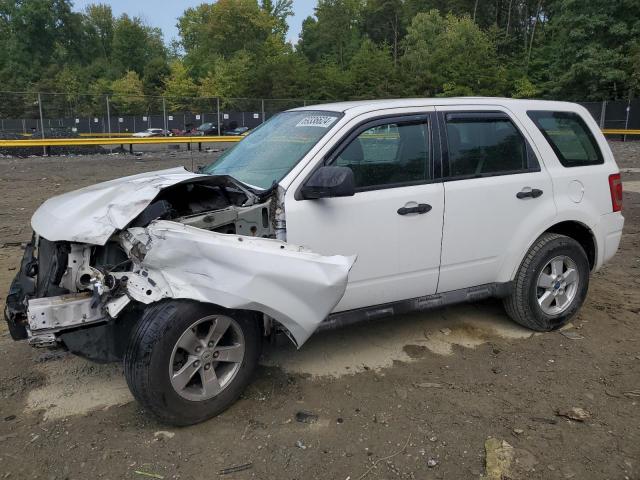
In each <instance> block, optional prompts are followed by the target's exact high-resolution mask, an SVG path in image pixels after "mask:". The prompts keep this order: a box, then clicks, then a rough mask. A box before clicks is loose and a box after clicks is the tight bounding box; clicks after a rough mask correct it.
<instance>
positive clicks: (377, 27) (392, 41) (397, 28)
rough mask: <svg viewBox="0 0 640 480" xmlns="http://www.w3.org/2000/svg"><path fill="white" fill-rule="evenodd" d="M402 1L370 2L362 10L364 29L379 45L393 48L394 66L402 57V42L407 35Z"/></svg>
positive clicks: (376, 0) (370, 0)
mask: <svg viewBox="0 0 640 480" xmlns="http://www.w3.org/2000/svg"><path fill="white" fill-rule="evenodd" d="M404 8H405V4H404V2H403V1H402V0H368V1H367V2H366V3H365V4H364V8H363V9H362V28H363V30H364V32H365V33H366V35H367V36H368V37H369V38H370V39H371V40H373V41H374V42H376V43H377V44H386V45H389V46H390V47H391V52H392V54H393V61H394V64H395V63H397V61H398V57H399V56H400V41H401V40H402V37H403V36H404V35H405V33H406V22H405V15H404Z"/></svg>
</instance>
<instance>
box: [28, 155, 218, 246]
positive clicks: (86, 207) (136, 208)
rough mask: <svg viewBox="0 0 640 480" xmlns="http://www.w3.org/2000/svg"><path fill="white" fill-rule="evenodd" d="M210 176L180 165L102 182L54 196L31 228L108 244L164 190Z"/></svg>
mask: <svg viewBox="0 0 640 480" xmlns="http://www.w3.org/2000/svg"><path fill="white" fill-rule="evenodd" d="M197 177H206V175H201V174H198V173H192V172H189V171H188V170H186V169H184V168H182V167H178V168H170V169H167V170H158V171H155V172H147V173H140V174H138V175H132V176H129V177H123V178H117V179H115V180H110V181H108V182H104V183H98V184H96V185H91V186H89V187H85V188H81V189H80V190H75V191H73V192H68V193H64V194H62V195H58V196H57V197H53V198H50V199H49V200H47V201H46V202H44V203H43V204H42V205H41V206H40V208H38V209H37V210H36V212H35V213H34V214H33V217H31V227H32V228H33V230H34V231H35V232H36V233H38V234H39V235H40V236H42V237H44V238H46V239H47V240H50V241H59V240H66V241H70V242H78V243H90V244H93V245H104V244H105V243H106V242H107V240H108V239H109V238H110V237H111V236H112V235H113V234H114V233H115V232H116V231H117V230H122V229H123V228H124V227H126V226H127V224H128V223H129V222H131V220H133V219H134V218H136V217H137V216H138V215H140V213H142V211H143V210H144V209H145V208H146V207H147V206H148V205H149V204H150V203H151V202H152V201H153V199H154V198H155V197H156V196H157V195H158V193H160V191H161V190H163V189H165V188H167V187H171V186H172V185H177V184H178V183H181V182H185V181H189V180H192V179H194V178H197Z"/></svg>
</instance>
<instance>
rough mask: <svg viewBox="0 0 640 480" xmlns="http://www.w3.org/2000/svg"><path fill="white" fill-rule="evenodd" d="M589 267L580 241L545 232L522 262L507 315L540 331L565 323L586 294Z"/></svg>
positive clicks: (574, 312)
mask: <svg viewBox="0 0 640 480" xmlns="http://www.w3.org/2000/svg"><path fill="white" fill-rule="evenodd" d="M589 270H590V269H589V261H588V259H587V255H586V253H585V252H584V249H583V248H582V246H581V245H580V244H579V243H578V242H576V241H575V240H574V239H572V238H570V237H567V236H564V235H559V234H556V233H544V234H542V235H541V236H540V237H539V238H538V240H536V242H535V243H534V244H533V245H532V246H531V248H530V249H529V251H528V252H527V255H526V256H525V258H524V260H523V261H522V264H521V265H520V268H519V270H518V273H517V274H516V278H515V280H514V288H513V292H512V293H511V295H510V296H509V297H507V298H505V299H504V307H505V310H506V311H507V314H508V315H509V316H510V317H511V318H512V319H513V320H514V321H515V322H517V323H519V324H520V325H522V326H524V327H527V328H530V329H532V330H535V331H538V332H547V331H550V330H555V329H557V328H560V327H562V326H563V325H566V324H567V323H568V322H569V320H570V319H571V318H572V317H573V316H574V315H575V314H576V312H577V311H578V310H579V309H580V307H581V306H582V304H583V303H584V300H585V298H586V296H587V290H588V289H589Z"/></svg>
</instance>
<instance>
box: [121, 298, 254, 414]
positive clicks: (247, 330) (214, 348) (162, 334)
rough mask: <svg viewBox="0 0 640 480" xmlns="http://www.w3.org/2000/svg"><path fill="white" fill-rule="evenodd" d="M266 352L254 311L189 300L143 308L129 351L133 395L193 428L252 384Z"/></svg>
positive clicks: (153, 410) (127, 367)
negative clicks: (233, 309)
mask: <svg viewBox="0 0 640 480" xmlns="http://www.w3.org/2000/svg"><path fill="white" fill-rule="evenodd" d="M261 348H262V330H261V327H260V323H259V321H258V319H257V317H256V316H255V315H254V314H252V312H243V311H229V310H225V309H222V308H219V307H216V306H214V305H209V304H205V303H199V302H194V301H185V300H171V301H163V302H159V303H156V304H153V305H151V306H149V307H147V309H146V310H145V312H144V314H143V316H142V318H141V319H140V321H139V322H138V324H137V325H136V326H135V327H134V330H133V332H132V335H131V338H130V339H129V345H128V347H127V351H126V353H125V359H124V366H125V377H126V379H127V384H128V385H129V389H130V390H131V393H132V394H133V396H134V397H135V398H136V400H138V402H139V403H140V404H141V405H142V406H143V407H144V408H145V409H146V410H147V411H149V412H150V413H152V414H153V415H155V416H156V417H157V418H158V419H159V420H160V421H162V422H164V423H168V424H172V425H179V426H182V425H192V424H194V423H199V422H202V421H204V420H206V419H208V418H211V417H213V416H215V415H218V414H219V413H221V412H222V411H223V410H225V409H226V408H228V407H229V406H230V405H231V404H233V403H234V402H235V401H236V399H237V398H238V397H239V396H240V394H241V393H242V391H243V390H244V389H245V387H246V386H247V385H248V384H249V382H250V380H251V377H252V374H253V372H254V371H255V368H256V366H257V364H258V358H259V357H260V351H261Z"/></svg>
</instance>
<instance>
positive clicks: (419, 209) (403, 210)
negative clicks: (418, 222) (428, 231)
mask: <svg viewBox="0 0 640 480" xmlns="http://www.w3.org/2000/svg"><path fill="white" fill-rule="evenodd" d="M429 210H431V205H428V204H426V203H419V204H418V205H417V206H415V207H400V208H399V209H398V215H407V214H409V213H418V214H423V213H427V212H428V211H429Z"/></svg>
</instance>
